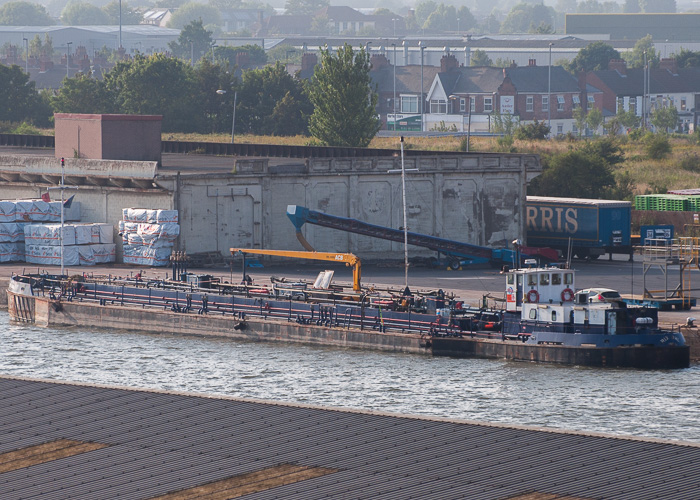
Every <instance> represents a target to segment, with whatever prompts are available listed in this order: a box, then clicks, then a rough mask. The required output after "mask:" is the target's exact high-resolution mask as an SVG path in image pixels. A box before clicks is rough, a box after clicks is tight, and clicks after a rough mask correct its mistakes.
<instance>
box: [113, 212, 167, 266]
mask: <svg viewBox="0 0 700 500" xmlns="http://www.w3.org/2000/svg"><path fill="white" fill-rule="evenodd" d="M123 219H124V220H121V221H119V233H120V234H121V235H122V239H123V240H124V263H125V264H137V265H146V266H165V265H168V263H169V262H170V255H171V253H172V249H173V244H174V242H175V240H176V239H177V237H178V236H179V235H180V225H179V224H178V213H177V210H152V209H147V208H125V209H124V210H123Z"/></svg>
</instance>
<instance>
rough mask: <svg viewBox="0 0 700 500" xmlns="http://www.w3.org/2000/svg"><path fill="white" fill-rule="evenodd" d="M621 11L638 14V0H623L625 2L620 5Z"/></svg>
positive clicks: (640, 9) (640, 8)
mask: <svg viewBox="0 0 700 500" xmlns="http://www.w3.org/2000/svg"><path fill="white" fill-rule="evenodd" d="M622 12H624V13H625V14H638V13H640V12H642V7H641V6H640V5H639V0H625V3H624V4H623V5H622Z"/></svg>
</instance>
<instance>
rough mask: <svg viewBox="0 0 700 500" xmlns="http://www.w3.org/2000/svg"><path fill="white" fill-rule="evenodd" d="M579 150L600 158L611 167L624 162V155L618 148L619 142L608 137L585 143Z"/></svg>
mask: <svg viewBox="0 0 700 500" xmlns="http://www.w3.org/2000/svg"><path fill="white" fill-rule="evenodd" d="M581 150H582V151H584V152H585V153H588V154H593V155H597V156H599V157H601V158H602V159H603V160H605V163H607V164H608V165H609V166H611V167H615V166H617V165H620V164H622V163H624V162H625V153H624V152H623V151H622V148H620V144H619V142H618V141H616V140H615V139H613V138H610V137H601V138H599V139H595V140H591V141H586V142H585V143H584V144H583V147H582V148H581Z"/></svg>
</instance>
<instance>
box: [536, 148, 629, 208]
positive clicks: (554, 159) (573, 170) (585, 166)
mask: <svg viewBox="0 0 700 500" xmlns="http://www.w3.org/2000/svg"><path fill="white" fill-rule="evenodd" d="M542 163H543V171H542V174H541V175H539V176H538V177H536V178H535V179H534V180H533V181H532V182H531V183H530V186H529V187H528V194H530V195H539V196H561V197H571V198H593V199H599V198H604V197H605V196H606V194H607V193H609V192H610V190H612V189H614V187H615V185H616V182H615V175H614V174H613V170H612V168H611V166H610V165H609V164H608V162H606V161H605V159H604V158H602V157H601V156H600V155H597V154H595V153H591V152H589V151H585V150H574V151H568V152H566V153H558V154H553V155H551V156H549V157H546V156H543V157H542Z"/></svg>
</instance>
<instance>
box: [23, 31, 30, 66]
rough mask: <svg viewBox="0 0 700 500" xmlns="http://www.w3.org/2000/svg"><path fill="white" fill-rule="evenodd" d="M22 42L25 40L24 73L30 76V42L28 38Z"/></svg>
mask: <svg viewBox="0 0 700 500" xmlns="http://www.w3.org/2000/svg"><path fill="white" fill-rule="evenodd" d="M22 40H24V72H25V73H27V74H29V40H28V39H27V38H22Z"/></svg>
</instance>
